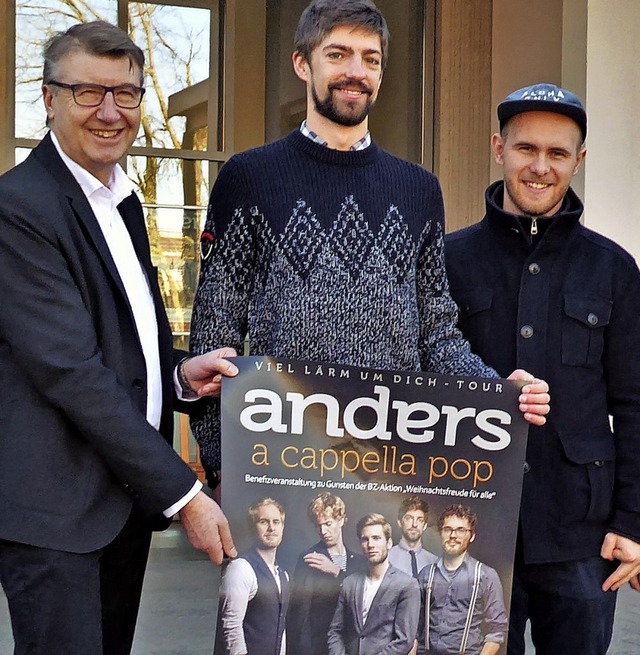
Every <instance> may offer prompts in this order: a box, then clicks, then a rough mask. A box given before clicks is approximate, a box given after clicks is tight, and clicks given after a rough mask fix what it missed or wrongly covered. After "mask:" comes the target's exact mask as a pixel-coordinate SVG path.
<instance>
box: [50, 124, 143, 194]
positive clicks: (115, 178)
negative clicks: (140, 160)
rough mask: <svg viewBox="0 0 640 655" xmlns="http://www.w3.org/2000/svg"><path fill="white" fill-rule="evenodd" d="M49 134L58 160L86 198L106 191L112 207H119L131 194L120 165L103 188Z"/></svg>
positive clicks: (115, 167) (131, 189)
mask: <svg viewBox="0 0 640 655" xmlns="http://www.w3.org/2000/svg"><path fill="white" fill-rule="evenodd" d="M49 134H50V135H51V141H52V142H53V145H54V146H55V148H56V150H57V151H58V154H59V155H60V158H61V159H62V161H63V162H64V164H65V166H66V167H67V168H68V169H69V170H70V171H71V174H72V175H73V177H74V178H75V180H76V182H77V183H78V184H79V185H80V188H81V189H82V192H83V193H84V195H85V196H87V198H89V197H91V195H93V194H94V193H95V192H96V191H98V190H99V189H108V191H109V192H110V193H111V195H112V198H113V202H114V205H119V204H120V203H121V202H122V201H123V200H124V199H125V198H127V197H128V196H130V195H131V193H132V192H133V182H132V181H131V180H130V179H129V178H128V177H127V174H126V173H125V172H124V171H123V170H122V166H120V164H116V165H115V166H114V168H113V172H112V173H111V179H110V180H109V185H108V187H105V186H104V184H102V182H100V180H99V179H98V178H97V177H95V176H94V175H92V174H91V173H89V171H88V170H86V169H85V168H82V166H80V164H78V163H77V162H75V161H73V159H71V157H69V155H67V154H66V153H65V152H64V150H63V149H62V147H61V146H60V142H59V141H58V139H57V137H56V135H55V134H54V132H53V130H51V131H50V132H49Z"/></svg>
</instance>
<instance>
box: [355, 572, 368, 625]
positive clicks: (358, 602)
mask: <svg viewBox="0 0 640 655" xmlns="http://www.w3.org/2000/svg"><path fill="white" fill-rule="evenodd" d="M365 575H366V574H364V573H363V574H362V575H358V576H357V580H356V597H355V598H354V601H355V608H356V609H355V612H356V627H357V629H358V634H360V633H361V632H362V630H363V628H364V621H363V620H362V608H363V603H362V598H363V596H364V581H365Z"/></svg>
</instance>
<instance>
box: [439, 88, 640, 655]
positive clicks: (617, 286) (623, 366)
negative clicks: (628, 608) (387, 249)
mask: <svg viewBox="0 0 640 655" xmlns="http://www.w3.org/2000/svg"><path fill="white" fill-rule="evenodd" d="M498 120H499V125H500V132H499V133H497V134H494V135H493V137H492V141H491V144H492V149H493V154H494V158H495V161H496V163H497V164H499V165H500V166H502V169H503V180H500V181H498V182H495V183H494V184H492V185H491V186H489V188H488V189H487V191H486V193H485V201H486V215H485V217H484V219H483V220H482V221H481V222H480V223H477V224H476V225H473V226H471V227H469V228H466V229H464V230H462V231H459V232H456V233H454V234H452V235H449V236H448V237H447V240H446V262H447V272H448V276H449V281H450V284H451V293H452V296H453V298H454V300H456V302H457V303H458V305H459V306H460V309H461V311H460V322H459V327H460V328H461V330H462V332H463V334H464V335H465V337H466V338H467V339H468V340H469V341H470V343H471V347H472V348H473V350H474V352H477V353H478V354H480V355H481V356H482V357H483V359H484V360H485V361H486V362H487V363H488V364H490V365H491V366H493V367H494V368H495V369H496V370H497V371H498V372H499V373H502V374H504V373H506V372H508V371H510V370H511V367H514V366H522V367H524V368H527V369H528V370H532V371H536V374H538V375H542V376H544V377H545V378H546V379H547V380H548V381H549V384H550V385H551V386H552V388H553V393H554V401H555V402H554V406H553V407H554V409H553V413H552V414H551V415H550V418H549V421H548V422H547V423H546V425H544V426H542V427H537V426H536V427H533V428H532V429H531V431H530V435H529V440H528V443H527V455H526V464H525V475H524V482H523V488H522V501H521V504H520V524H519V536H518V542H517V547H516V555H515V563H514V578H513V593H512V597H511V609H510V613H509V614H510V623H509V640H508V641H509V645H508V652H509V654H510V655H522V654H523V653H524V652H525V639H524V634H525V628H526V624H527V622H528V621H530V624H531V638H532V641H533V643H534V645H535V647H536V653H537V654H538V655H555V654H556V653H580V655H604V654H605V653H606V652H607V650H608V648H609V644H610V641H611V637H612V633H613V620H614V613H615V604H616V593H615V592H616V590H617V589H619V588H620V587H621V586H622V585H624V584H626V583H627V582H629V583H630V584H631V586H632V587H633V588H634V589H635V590H636V591H640V320H639V317H640V271H639V270H638V266H637V264H636V262H635V261H634V259H633V257H632V256H631V255H630V254H629V253H627V252H626V251H625V250H623V249H622V248H621V247H620V246H618V245H617V244H616V243H614V242H613V241H611V240H609V239H607V238H605V237H603V236H602V235H600V234H597V233H596V232H593V231H592V230H590V229H588V228H586V227H585V226H584V225H582V224H581V222H580V219H581V217H582V214H583V205H582V202H581V201H580V199H579V198H578V196H577V195H576V193H575V192H574V191H573V189H572V188H571V186H570V184H571V181H572V179H573V176H574V175H575V174H576V173H577V172H578V170H579V169H580V166H581V165H582V163H583V161H584V160H585V156H586V148H585V139H586V135H587V113H586V111H585V108H584V106H583V104H582V102H581V101H580V99H579V98H578V97H577V96H576V95H575V94H574V93H572V92H571V91H568V90H567V89H561V88H559V87H557V86H555V85H554V84H535V85H533V86H528V87H525V88H522V89H519V90H517V91H514V92H513V93H511V94H509V95H508V96H507V97H506V98H505V100H504V101H503V102H502V103H500V105H498ZM576 626H578V628H577V629H576Z"/></svg>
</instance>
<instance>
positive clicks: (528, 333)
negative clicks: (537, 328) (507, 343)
mask: <svg viewBox="0 0 640 655" xmlns="http://www.w3.org/2000/svg"><path fill="white" fill-rule="evenodd" d="M520 335H521V336H522V338H523V339H530V338H531V337H532V336H533V328H532V327H531V326H530V325H523V326H522V327H521V328H520Z"/></svg>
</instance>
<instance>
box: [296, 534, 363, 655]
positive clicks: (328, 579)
mask: <svg viewBox="0 0 640 655" xmlns="http://www.w3.org/2000/svg"><path fill="white" fill-rule="evenodd" d="M309 553H321V554H322V555H324V556H325V557H328V558H329V559H331V557H330V555H329V551H328V549H327V547H326V546H325V545H324V543H323V542H322V541H320V542H318V543H317V544H315V545H314V546H312V547H311V548H309V549H308V550H306V551H305V552H304V553H302V555H300V557H299V558H298V563H297V564H296V569H295V572H294V574H293V579H292V584H291V602H290V603H289V611H288V613H287V652H288V653H289V654H290V655H299V654H300V653H303V654H304V655H325V653H326V652H327V631H328V630H329V625H330V624H331V619H332V618H333V614H334V612H335V610H336V605H337V603H338V595H339V594H340V587H341V585H342V582H343V581H344V579H345V577H346V576H348V575H351V574H352V573H359V572H362V573H366V572H367V560H366V559H365V558H364V557H363V556H362V555H356V554H355V553H352V552H351V551H350V550H348V549H346V553H347V570H346V571H344V572H342V571H341V572H340V575H339V576H338V577H337V578H334V577H333V576H332V575H327V574H326V573H321V572H320V571H317V570H316V569H313V568H311V567H310V566H309V565H308V564H305V561H304V556H305V555H308V554H309Z"/></svg>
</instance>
